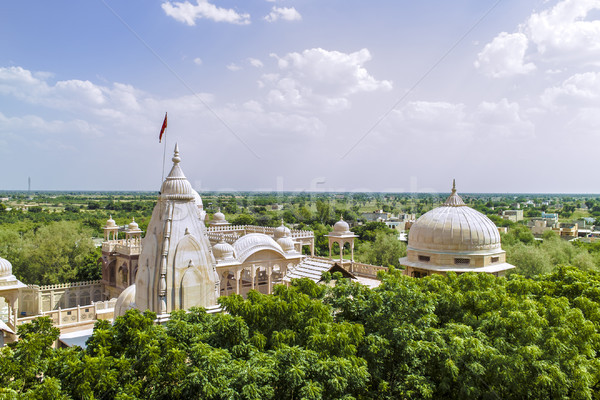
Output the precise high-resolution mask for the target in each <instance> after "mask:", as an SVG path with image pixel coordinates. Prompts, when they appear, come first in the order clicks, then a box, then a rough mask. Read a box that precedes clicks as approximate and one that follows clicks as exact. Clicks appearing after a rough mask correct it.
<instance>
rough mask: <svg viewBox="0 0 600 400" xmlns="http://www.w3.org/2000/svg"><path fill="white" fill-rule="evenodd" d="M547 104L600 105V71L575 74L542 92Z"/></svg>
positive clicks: (543, 101)
mask: <svg viewBox="0 0 600 400" xmlns="http://www.w3.org/2000/svg"><path fill="white" fill-rule="evenodd" d="M542 103H543V104H545V105H547V106H571V107H572V106H590V105H600V72H585V73H583V74H575V75H573V76H571V77H569V78H567V79H566V80H564V81H563V82H562V83H561V84H560V85H557V86H553V87H550V88H548V89H546V90H545V91H544V93H543V94H542Z"/></svg>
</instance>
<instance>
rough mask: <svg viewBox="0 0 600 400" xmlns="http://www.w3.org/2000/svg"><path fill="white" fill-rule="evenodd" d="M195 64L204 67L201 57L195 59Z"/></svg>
mask: <svg viewBox="0 0 600 400" xmlns="http://www.w3.org/2000/svg"><path fill="white" fill-rule="evenodd" d="M194 64H196V65H202V59H201V58H200V57H196V58H194Z"/></svg>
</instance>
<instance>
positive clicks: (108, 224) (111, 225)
mask: <svg viewBox="0 0 600 400" xmlns="http://www.w3.org/2000/svg"><path fill="white" fill-rule="evenodd" d="M106 227H107V228H116V227H117V223H116V222H115V220H114V219H113V218H112V215H111V216H110V217H109V218H108V219H107V220H106Z"/></svg>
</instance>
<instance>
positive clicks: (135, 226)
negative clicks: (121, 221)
mask: <svg viewBox="0 0 600 400" xmlns="http://www.w3.org/2000/svg"><path fill="white" fill-rule="evenodd" d="M127 228H128V229H129V230H130V231H139V230H140V226H139V225H138V223H137V222H135V219H133V218H132V219H131V222H130V223H129V225H128V226H127Z"/></svg>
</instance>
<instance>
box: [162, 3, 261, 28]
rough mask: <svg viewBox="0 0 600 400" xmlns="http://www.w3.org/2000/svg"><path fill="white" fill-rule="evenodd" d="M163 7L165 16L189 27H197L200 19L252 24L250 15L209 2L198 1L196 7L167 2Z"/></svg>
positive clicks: (190, 4) (188, 4)
mask: <svg viewBox="0 0 600 400" xmlns="http://www.w3.org/2000/svg"><path fill="white" fill-rule="evenodd" d="M161 6H162V9H163V10H164V12H165V14H167V15H168V16H170V17H172V18H174V19H175V20H176V21H179V22H183V23H185V24H187V25H189V26H194V25H196V20H198V19H209V20H212V21H215V22H227V23H231V24H237V25H247V24H249V23H250V14H246V13H241V14H240V13H238V12H237V11H235V10H233V9H230V8H229V9H227V8H219V7H217V6H215V5H214V4H211V3H209V2H208V0H197V1H196V4H195V5H194V4H192V3H190V2H189V1H185V2H182V3H180V2H171V1H167V2H164V3H163V4H162V5H161Z"/></svg>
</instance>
